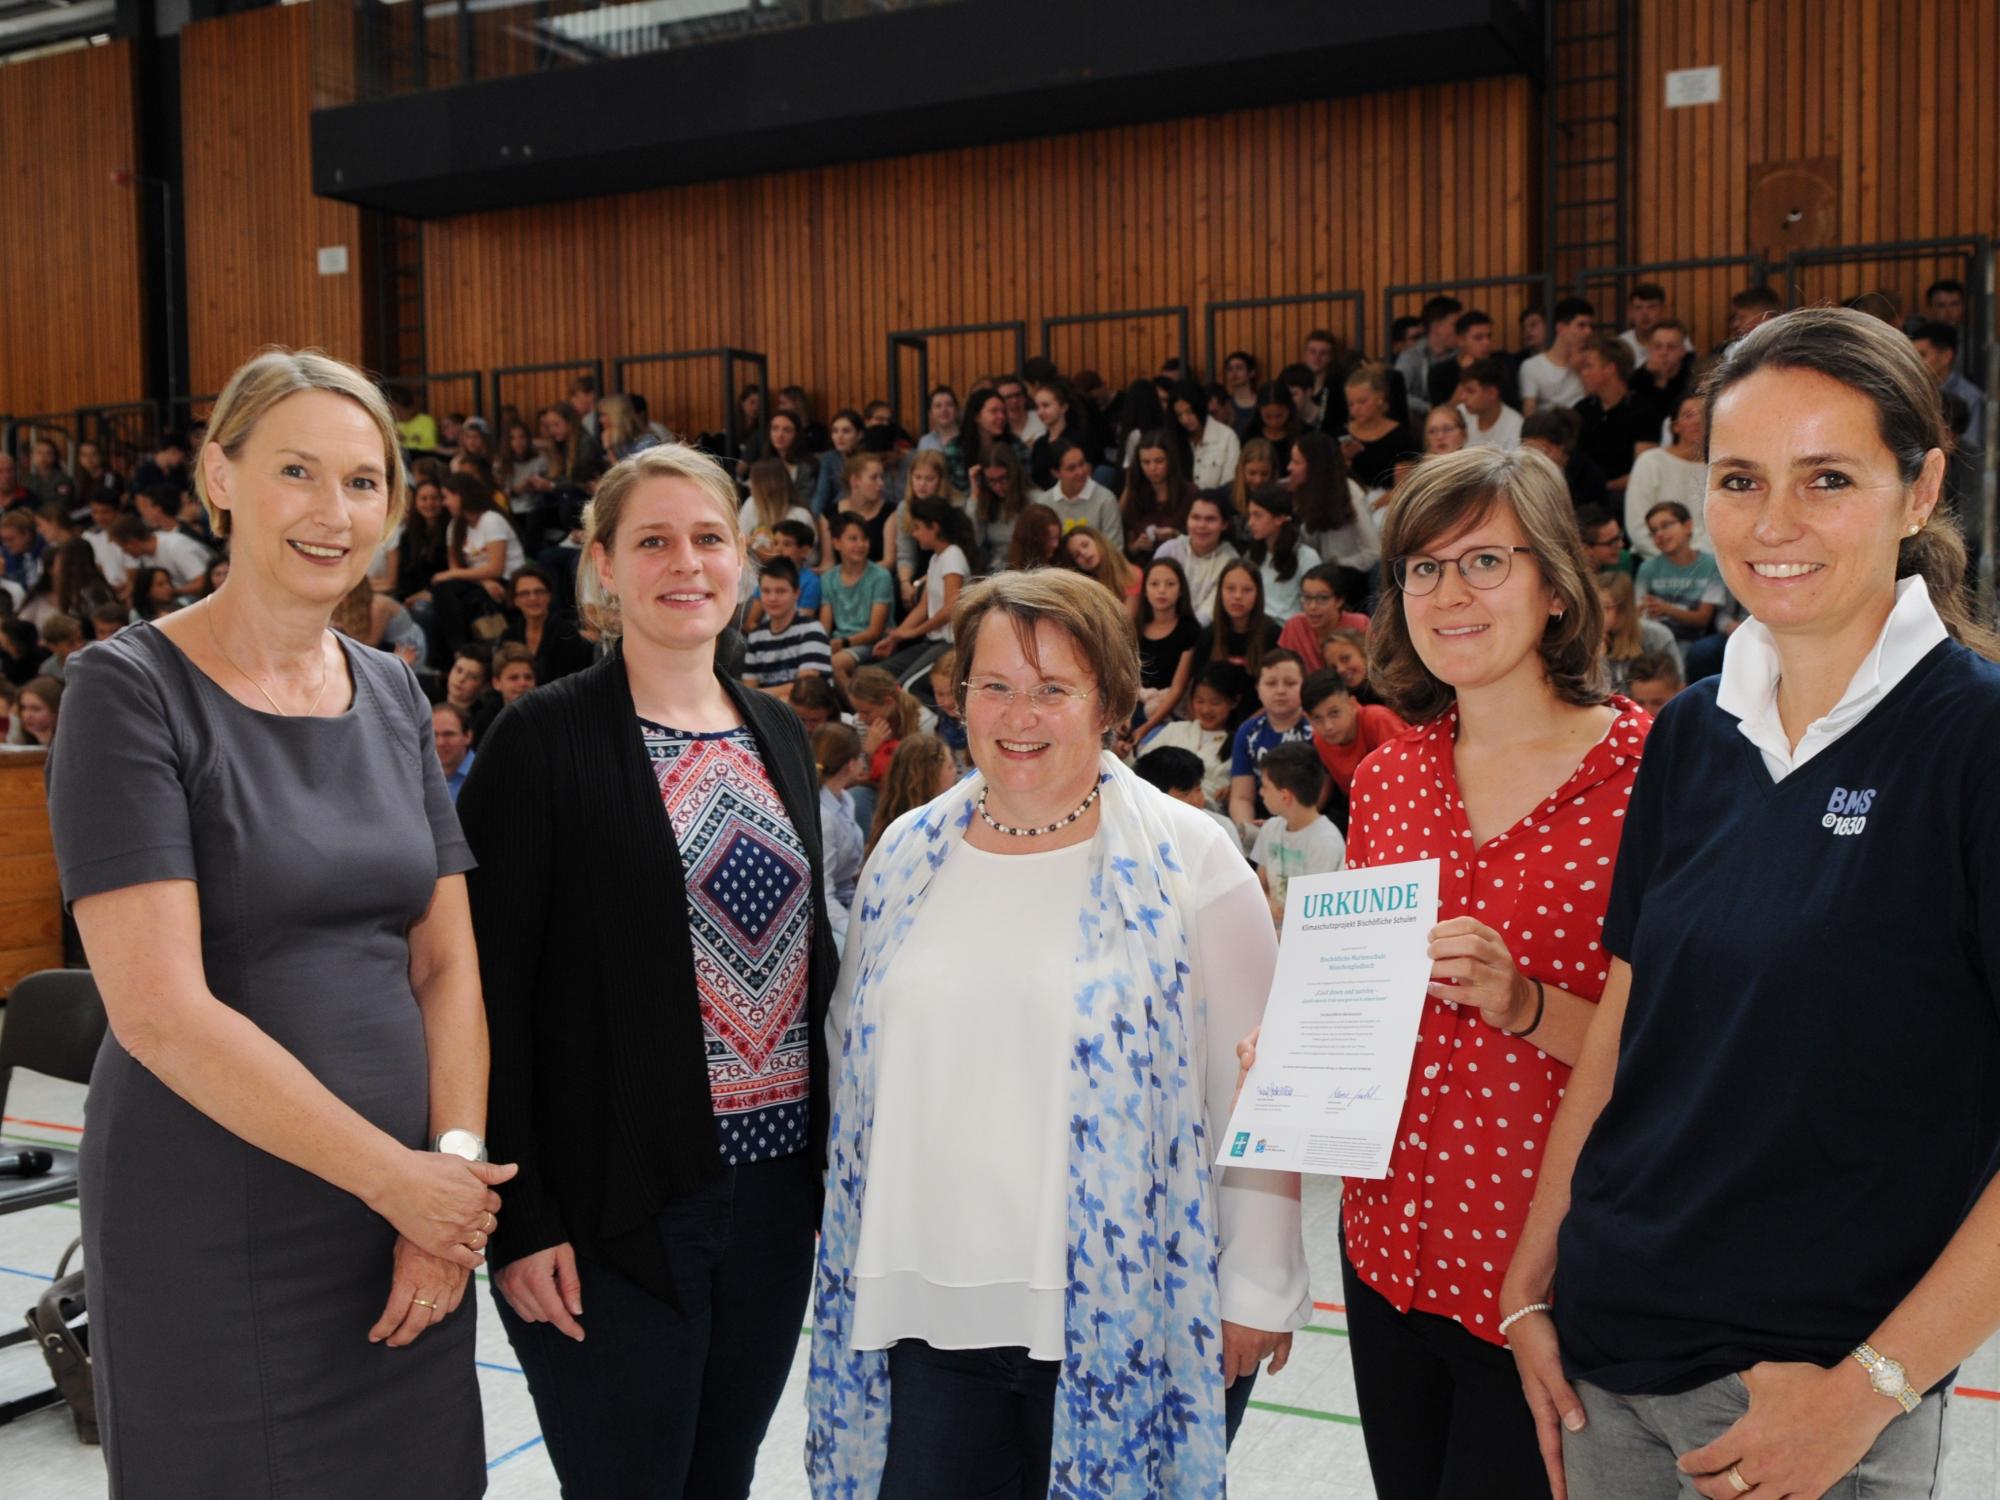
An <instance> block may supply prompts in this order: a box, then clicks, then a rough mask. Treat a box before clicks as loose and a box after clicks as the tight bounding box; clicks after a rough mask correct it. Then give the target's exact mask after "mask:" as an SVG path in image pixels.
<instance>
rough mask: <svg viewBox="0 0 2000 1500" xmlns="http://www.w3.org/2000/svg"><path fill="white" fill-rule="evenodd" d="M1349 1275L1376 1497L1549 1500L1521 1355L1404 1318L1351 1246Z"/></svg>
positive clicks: (1445, 1325) (1432, 1320)
mask: <svg viewBox="0 0 2000 1500" xmlns="http://www.w3.org/2000/svg"><path fill="white" fill-rule="evenodd" d="M1340 1278H1341V1284H1342V1286H1343V1287H1344V1288H1345V1290H1346V1293H1347V1342H1348V1348H1349V1353H1350V1354H1351V1355H1352V1357H1353V1360H1354V1389H1355V1394H1356V1396H1357V1397H1358V1399H1359V1401H1360V1405H1361V1438H1362V1442H1363V1443H1364V1444H1365V1445H1366V1446H1367V1449H1368V1468H1369V1471H1370V1472H1371V1473H1372V1474H1373V1475H1374V1476H1375V1494H1376V1497H1377V1500H1549V1476H1548V1472H1547V1471H1546V1470H1545V1469H1544V1468H1543V1467H1542V1455H1541V1449H1540V1448H1539V1447H1538V1446H1537V1445H1536V1442H1535V1419H1534V1415H1533V1414H1532V1413H1531V1412H1530V1411H1529V1410H1528V1400H1527V1397H1525V1396H1523V1395H1522V1394H1521V1381H1520V1377H1519V1376H1518V1375H1517V1374H1516V1373H1515V1369H1514V1356H1513V1355H1511V1354H1509V1353H1508V1352H1507V1351H1506V1350H1505V1349H1502V1348H1499V1347H1498V1346H1496V1345H1493V1344H1489V1343H1487V1342H1486V1341H1485V1340H1484V1339H1482V1338H1479V1337H1477V1336H1476V1335H1474V1334H1470V1333H1467V1332H1466V1331H1465V1329H1463V1328H1461V1327H1460V1326H1459V1325H1458V1324H1457V1323H1454V1322H1453V1321H1452V1320H1451V1319H1450V1318H1440V1317H1438V1316H1437V1315H1436V1314H1434V1313H1422V1312H1407V1313H1404V1312H1398V1311H1397V1310H1396V1308H1395V1306H1394V1304H1392V1303H1391V1302H1390V1301H1389V1300H1388V1299H1387V1298H1386V1297H1384V1296H1382V1295H1381V1294H1380V1293H1379V1292H1376V1291H1374V1290H1373V1289H1372V1288H1370V1287H1368V1286H1367V1285H1365V1284H1364V1283H1363V1282H1362V1280H1361V1278H1360V1277H1359V1276H1358V1275H1357V1274H1356V1273H1355V1270H1354V1267H1353V1265H1352V1264H1351V1263H1350V1262H1349V1261H1348V1259H1347V1247H1346V1245H1345V1244H1343V1245H1342V1246H1341V1256H1340Z"/></svg>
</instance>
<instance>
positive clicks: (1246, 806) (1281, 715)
mask: <svg viewBox="0 0 2000 1500" xmlns="http://www.w3.org/2000/svg"><path fill="white" fill-rule="evenodd" d="M1305 680H1306V674H1305V663H1303V662H1302V661H1300V660H1299V657H1298V654H1297V653H1296V652H1292V651H1286V650H1283V649H1282V648H1281V649H1279V650H1276V651H1266V652H1265V653H1264V660H1263V664H1262V665H1261V666H1260V667H1259V668H1258V670H1257V701H1258V702H1259V703H1261V704H1263V705H1264V711H1263V712H1262V713H1256V714H1252V715H1251V716H1250V717H1249V718H1247V719H1245V720H1244V721H1243V727H1242V728H1240V729H1238V730H1237V731H1236V741H1235V744H1234V745H1233V746H1232V747H1231V752H1230V764H1229V816H1230V819H1231V820H1232V821H1233V822H1234V823H1235V824H1236V826H1237V827H1238V828H1241V829H1243V830H1244V832H1245V836H1246V838H1247V837H1248V835H1250V834H1253V833H1255V832H1256V828H1257V824H1258V823H1260V822H1262V821H1263V820H1264V819H1265V818H1267V817H1269V816H1270V810H1269V809H1268V808H1267V807H1265V806H1264V799H1263V797H1262V796H1261V795H1259V792H1258V787H1257V767H1258V766H1259V765H1260V764H1261V763H1262V761H1263V759H1264V753H1265V752H1266V751H1267V750H1269V749H1271V748H1272V747H1273V746H1275V745H1288V744H1293V743H1302V744H1307V745H1310V744H1311V743H1312V737H1313V733H1312V725H1311V724H1309V723H1307V722H1306V712H1305V707H1304V705H1303V704H1302V703H1301V702H1300V701H1299V692H1300V689H1301V688H1303V687H1304V686H1305Z"/></svg>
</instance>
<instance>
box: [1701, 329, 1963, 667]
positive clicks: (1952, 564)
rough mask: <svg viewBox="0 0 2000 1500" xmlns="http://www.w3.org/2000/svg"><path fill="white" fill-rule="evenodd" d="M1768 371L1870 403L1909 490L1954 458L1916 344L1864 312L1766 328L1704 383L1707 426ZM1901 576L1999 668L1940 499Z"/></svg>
mask: <svg viewBox="0 0 2000 1500" xmlns="http://www.w3.org/2000/svg"><path fill="white" fill-rule="evenodd" d="M1766 369H1770V370H1810V371H1812V372H1813V373H1814V374H1817V375H1824V376H1825V377H1826V378H1827V379H1829V380H1837V381H1839V382H1840V383H1841V384H1842V385H1844V386H1846V387H1847V388H1848V389H1849V390H1851V391H1853V392H1855V393H1856V394H1857V395H1859V396H1862V397H1863V398H1865V399H1866V400H1867V401H1868V403H1869V404H1870V405H1871V406H1873V407H1874V408H1875V418H1876V423H1877V428H1878V431H1879V432H1880V434H1881V438H1882V442H1883V445H1884V446H1885V447H1887V448H1888V450H1889V451H1890V453H1892V454H1894V455H1895V459H1896V469H1897V472H1898V473H1899V474H1901V476H1902V480H1903V483H1904V484H1905V485H1906V486H1907V485H1912V484H1915V483H1916V482H1917V479H1918V478H1919V477H1920V476H1921V475H1922V474H1923V471H1924V464H1925V462H1926V461H1927V460H1928V459H1929V458H1930V455H1931V454H1932V453H1933V452H1939V453H1944V454H1949V453H1950V452H1951V449H1952V436H1951V430H1950V429H1949V428H1948V427H1947V426H1946V425H1945V420H1944V404H1943V401H1942V399H1941V397H1940V396H1939V393H1938V388H1937V382H1936V381H1934V380H1932V379H1931V374H1930V371H1929V370H1928V369H1927V368H1926V367H1925V365H1924V362H1923V358H1922V356H1920V355H1919V354H1918V353H1917V352H1916V348H1915V346H1914V345H1912V344H1911V342H1910V341H1909V339H1907V338H1905V337H1904V336H1903V335H1902V334H1901V333H1899V332H1898V331H1897V330H1896V329H1894V328H1891V327H1890V326H1889V325H1888V324H1886V323H1883V322H1881V321H1880V320H1879V319H1877V318H1873V317H1870V316H1869V315H1868V314H1867V313H1865V312H1854V311H1851V310H1849V309H1846V308H1838V307H1801V308H1795V309H1794V310H1793V311H1791V312H1788V313H1785V314H1783V315H1781V316H1779V317H1775V318H1772V319H1770V320H1769V321H1767V322H1763V323H1759V324H1758V325H1757V326H1756V327H1755V328H1753V329H1752V330H1751V331H1750V332H1749V333H1747V334H1745V335H1744V336H1743V337H1742V338H1740V339H1738V340H1737V341H1736V342H1735V343H1734V344H1732V345H1731V346H1730V348H1729V352H1728V353H1727V354H1725V355H1724V356H1723V357H1722V360H1721V362H1720V363H1718V364H1717V365H1716V366H1715V368H1714V369H1712V370H1710V371H1709V372H1708V375H1707V376H1706V377H1705V378H1704V379H1703V381H1702V384H1701V394H1702V397H1703V400H1704V401H1705V402H1706V403H1707V404H1706V407H1705V409H1704V412H1703V415H1704V417H1705V418H1706V420H1707V422H1708V423H1709V424H1710V425H1711V426H1712V425H1713V423H1714V421H1715V404H1716V402H1717V401H1719V400H1721V399H1722V396H1723V393H1724V392H1726V391H1727V390H1728V389H1729V388H1730V387H1731V386H1733V385H1736V384H1738V383H1740V382H1741V381H1744V380H1747V379H1748V378H1749V377H1750V376H1752V375H1754V374H1755V373H1756V372H1757V371H1759V370H1766ZM1702 456H1703V457H1704V458H1706V457H1707V456H1708V455H1707V454H1706V453H1704V454H1703V455H1702ZM1896 576H1897V577H1898V578H1921V579H1923V581H1924V587H1925V588H1926V589H1927V590H1928V591H1929V592H1930V596H1931V604H1932V605H1933V607H1935V608H1936V610H1937V612H1938V618H1939V619H1940V620H1942V621H1943V622H1944V628H1945V630H1946V631H1947V632H1949V634H1950V635H1951V638H1952V639H1953V640H1955V641H1957V642H1959V643H1960V644H1961V645H1963V646H1966V647H1967V648H1969V649H1970V650H1972V651H1975V652H1977V653H1978V654H1979V655H1981V656H1983V657H1985V658H1986V659H1987V660H1989V661H2000V636H1996V635H1995V634H1994V633H1993V632H1992V631H1991V630H1990V629H1988V628H1987V627H1986V626H1984V625H1982V624H1981V623H1980V622H1979V620H1978V618H1977V617H1976V616H1975V615H1974V614H1973V612H1972V607H1971V605H1970V603H1968V601H1967V599H1966V596H1965V541H1964V538H1963V537H1961V536H1960V534H1959V530H1958V526H1957V524H1956V523H1955V522H1954V521H1953V519H1952V516H1951V513H1950V510H1949V508H1948V507H1947V506H1946V504H1945V502H1944V500H1943V499H1942V498H1940V499H1939V501H1938V503H1937V505H1936V506H1935V507H1934V508H1933V509H1932V511H1931V513H1930V515H1929V516H1928V517H1927V518H1926V519H1925V521H1924V524H1923V528H1922V529H1921V530H1919V531H1918V532H1917V534H1916V535H1915V536H1906V537H1904V538H1903V540H1902V544H1901V545H1900V546H1899V547H1898V548H1897V549H1896Z"/></svg>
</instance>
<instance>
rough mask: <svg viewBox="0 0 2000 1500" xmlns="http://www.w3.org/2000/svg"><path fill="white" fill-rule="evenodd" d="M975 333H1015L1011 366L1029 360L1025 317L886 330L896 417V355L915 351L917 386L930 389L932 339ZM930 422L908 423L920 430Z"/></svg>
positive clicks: (899, 393) (899, 375)
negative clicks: (903, 351) (991, 321)
mask: <svg viewBox="0 0 2000 1500" xmlns="http://www.w3.org/2000/svg"><path fill="white" fill-rule="evenodd" d="M974 333H1011V334H1013V335H1014V368H1015V369H1016V370H1019V369H1020V368H1021V366H1022V365H1025V364H1026V363H1027V362H1028V324H1027V320H1026V319H1024V318H1004V319H1002V320H1001V321H999V322H997V323H948V324H945V325H944V326H942V327H938V328H896V329H891V330H890V332H889V405H890V407H891V408H892V409H893V410H894V411H895V413H896V420H897V421H899V422H901V421H903V420H904V417H905V414H904V411H903V367H902V361H901V360H900V359H898V358H897V355H898V354H899V353H900V352H901V351H902V350H904V349H914V350H916V351H917V388H918V389H919V390H925V391H927V390H929V389H930V385H931V340H932V339H944V338H958V337H961V336H963V335H967V334H974ZM927 426H929V423H927V422H918V423H916V424H915V425H913V426H911V427H910V429H909V430H910V431H912V432H920V431H922V430H923V429H924V428H925V427H927Z"/></svg>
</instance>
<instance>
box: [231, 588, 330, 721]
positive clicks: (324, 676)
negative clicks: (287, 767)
mask: <svg viewBox="0 0 2000 1500" xmlns="http://www.w3.org/2000/svg"><path fill="white" fill-rule="evenodd" d="M202 613H203V614H204V615H206V616H207V617H208V637H209V639H210V640H212V641H214V642H215V649H216V650H218V651H220V652H221V653H222V659H223V660H224V661H226V662H228V663H229V665H230V666H232V667H235V668H236V671H237V674H238V675H239V676H240V677H242V678H243V680H244V681H245V682H247V683H249V684H250V686H252V687H253V688H255V689H256V690H257V691H258V692H260V693H262V694H263V695H264V701H265V702H266V703H268V704H270V705H271V712H273V713H274V714H276V715H277V716H278V717H279V718H281V719H289V718H293V717H295V715H292V714H288V713H286V712H285V710H284V709H282V708H280V707H279V706H278V700H277V699H276V698H273V697H272V696H271V694H270V691H269V689H267V688H266V687H265V686H264V684H263V683H261V682H259V681H258V680H257V679H256V678H254V677H252V676H251V675H250V674H249V673H248V672H245V671H244V670H243V668H242V667H241V666H240V665H239V664H238V663H237V660H236V658H235V657H233V656H231V655H230V654H229V648H228V647H227V646H225V645H223V644H222V634H221V632H220V631H218V630H217V629H216V628H215V609H214V606H212V605H211V606H210V607H209V608H207V609H204V610H203V611H202ZM332 680H333V678H332V674H331V673H330V672H328V671H327V669H326V649H325V643H324V642H321V647H320V653H319V691H318V692H317V693H315V694H313V701H312V705H311V706H310V707H309V708H307V709H306V711H305V713H304V714H303V715H302V716H297V717H304V718H308V719H310V718H311V717H312V716H313V715H314V714H316V713H317V712H319V705H320V700H321V699H323V698H324V697H326V685H327V683H329V682H330V681H332Z"/></svg>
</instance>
